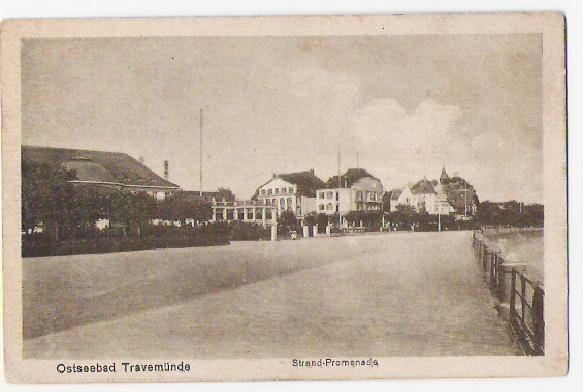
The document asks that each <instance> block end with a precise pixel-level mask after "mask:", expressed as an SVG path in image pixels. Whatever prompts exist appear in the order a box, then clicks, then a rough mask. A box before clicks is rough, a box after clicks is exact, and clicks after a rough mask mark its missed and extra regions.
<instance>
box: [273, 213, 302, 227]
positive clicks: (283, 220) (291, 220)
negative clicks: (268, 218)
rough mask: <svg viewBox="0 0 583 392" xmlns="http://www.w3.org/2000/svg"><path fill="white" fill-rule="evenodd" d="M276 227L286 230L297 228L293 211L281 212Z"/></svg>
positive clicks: (296, 220)
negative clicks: (285, 228)
mask: <svg viewBox="0 0 583 392" xmlns="http://www.w3.org/2000/svg"><path fill="white" fill-rule="evenodd" d="M277 225H278V226H281V227H287V228H295V227H297V226H298V219H297V218H296V215H295V214H294V213H293V211H282V213H281V214H280V215H279V217H278V218H277Z"/></svg>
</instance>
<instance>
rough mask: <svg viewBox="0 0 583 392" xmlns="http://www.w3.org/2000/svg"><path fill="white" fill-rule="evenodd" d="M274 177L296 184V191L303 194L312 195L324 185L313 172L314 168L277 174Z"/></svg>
mask: <svg viewBox="0 0 583 392" xmlns="http://www.w3.org/2000/svg"><path fill="white" fill-rule="evenodd" d="M276 177H279V178H281V179H282V180H284V181H287V182H289V183H292V184H296V185H297V186H298V191H297V193H298V194H299V195H303V196H309V197H314V196H315V195H316V190H317V189H320V188H323V187H324V186H325V184H324V181H322V180H321V179H320V178H319V177H317V176H316V175H315V174H314V169H311V170H308V171H303V172H297V173H288V174H278V175H276Z"/></svg>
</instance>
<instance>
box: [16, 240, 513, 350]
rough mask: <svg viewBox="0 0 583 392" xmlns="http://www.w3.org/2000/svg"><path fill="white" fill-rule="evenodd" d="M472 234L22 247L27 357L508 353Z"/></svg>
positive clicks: (505, 335)
mask: <svg viewBox="0 0 583 392" xmlns="http://www.w3.org/2000/svg"><path fill="white" fill-rule="evenodd" d="M470 235H471V234H470V233H469V232H449V233H447V232H445V233H390V234H383V235H371V236H358V237H340V238H319V239H309V240H300V241H281V242H275V243H273V242H248V243H234V244H231V245H229V246H222V247H209V248H185V249H166V250H154V251H141V252H127V253H117V254H107V255H83V256H66V257H48V258H38V259H25V260H24V302H25V315H24V320H25V335H26V336H27V339H25V343H24V355H25V357H27V358H63V359H65V358H71V359H73V358H75V359H81V358H83V359H90V358H104V357H106V358H111V357H123V358H168V357H184V358H196V359H203V358H204V359H206V358H209V359H212V358H221V359H230V358H277V357H309V356H315V357H320V356H331V357H340V356H357V357H367V358H368V357H369V356H373V357H385V356H444V355H454V356H457V355H515V354H516V351H515V349H514V346H513V344H512V342H511V339H510V337H509V335H508V333H507V331H506V328H505V325H504V323H503V322H502V321H501V320H500V319H499V317H498V315H497V314H496V311H495V309H494V308H493V306H494V303H493V300H492V298H491V296H490V294H489V292H488V290H487V288H486V285H485V283H484V282H483V280H482V275H481V271H480V268H479V266H478V263H477V262H476V261H475V259H474V257H473V254H472V249H471V238H470ZM53 283H56V284H53Z"/></svg>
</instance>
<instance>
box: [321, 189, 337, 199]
mask: <svg viewBox="0 0 583 392" xmlns="http://www.w3.org/2000/svg"><path fill="white" fill-rule="evenodd" d="M334 197H336V200H338V192H332V191H327V192H318V199H322V200H323V199H328V200H330V199H333V198H334Z"/></svg>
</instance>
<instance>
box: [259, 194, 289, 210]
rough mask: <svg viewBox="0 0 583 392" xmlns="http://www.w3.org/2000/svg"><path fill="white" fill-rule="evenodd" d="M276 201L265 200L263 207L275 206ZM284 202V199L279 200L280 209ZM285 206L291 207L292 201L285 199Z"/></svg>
mask: <svg viewBox="0 0 583 392" xmlns="http://www.w3.org/2000/svg"><path fill="white" fill-rule="evenodd" d="M277 200H278V199H265V205H267V206H276V205H277ZM285 200H286V199H285V198H283V197H282V198H281V199H279V205H280V206H281V207H282V208H283V207H285ZM287 205H288V207H290V208H291V206H292V199H291V197H288V198H287Z"/></svg>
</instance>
